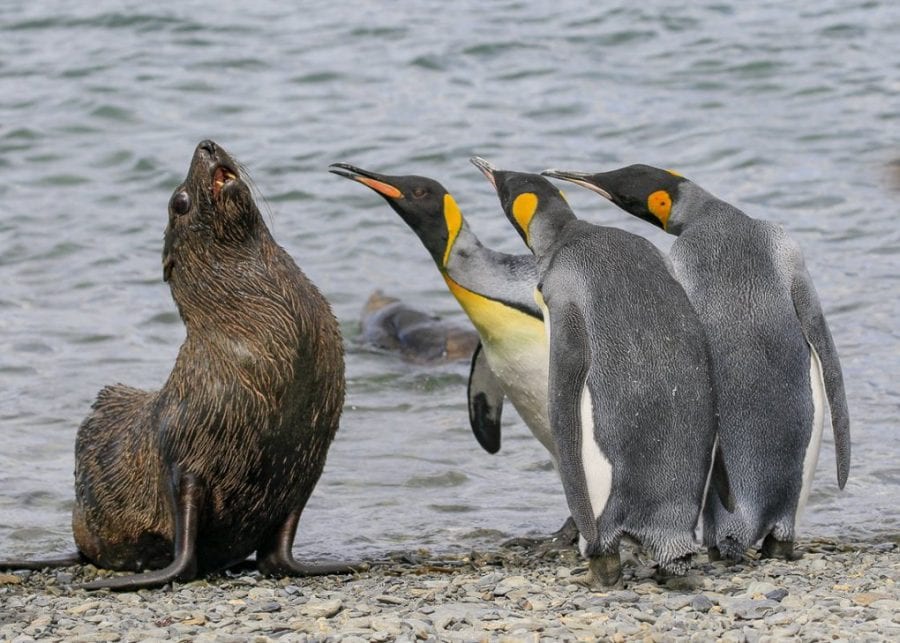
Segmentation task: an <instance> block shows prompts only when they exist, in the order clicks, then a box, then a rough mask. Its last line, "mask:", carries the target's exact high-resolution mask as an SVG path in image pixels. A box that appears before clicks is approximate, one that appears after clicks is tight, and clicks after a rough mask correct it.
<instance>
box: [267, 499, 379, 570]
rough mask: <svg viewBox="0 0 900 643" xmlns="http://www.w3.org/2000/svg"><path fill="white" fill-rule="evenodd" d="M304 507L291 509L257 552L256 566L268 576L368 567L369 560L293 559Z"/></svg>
mask: <svg viewBox="0 0 900 643" xmlns="http://www.w3.org/2000/svg"><path fill="white" fill-rule="evenodd" d="M302 511H303V507H300V508H299V509H297V510H296V511H294V512H292V513H291V515H290V516H288V519H287V520H285V521H284V524H283V525H282V526H281V528H280V529H279V530H278V531H276V532H275V533H274V534H273V535H272V537H270V538H269V539H268V540H267V541H266V542H265V544H264V545H263V546H262V547H260V548H259V549H258V550H257V552H256V566H257V568H258V569H259V571H260V573H261V574H264V575H266V576H328V575H330V574H355V573H357V572H361V571H365V570H366V569H368V568H369V565H368V564H367V563H344V562H339V561H326V562H321V563H316V564H305V563H300V562H298V561H296V560H294V555H293V553H292V552H291V549H292V547H293V545H294V536H295V535H296V533H297V523H298V522H300V513H301V512H302Z"/></svg>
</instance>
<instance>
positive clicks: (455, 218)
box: [444, 194, 462, 268]
mask: <svg viewBox="0 0 900 643" xmlns="http://www.w3.org/2000/svg"><path fill="white" fill-rule="evenodd" d="M444 221H446V222H447V247H446V248H444V267H445V268H446V267H447V262H448V261H450V251H451V250H452V249H453V244H454V243H456V237H457V236H459V229H460V228H461V227H462V212H460V211H459V206H458V205H456V200H455V199H454V198H453V197H452V196H450V195H449V194H445V195H444Z"/></svg>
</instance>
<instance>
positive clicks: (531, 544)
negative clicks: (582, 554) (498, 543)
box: [502, 516, 578, 551]
mask: <svg viewBox="0 0 900 643" xmlns="http://www.w3.org/2000/svg"><path fill="white" fill-rule="evenodd" d="M577 544H578V527H576V526H575V521H574V520H573V519H572V517H571V516H569V517H568V518H566V521H565V522H564V523H563V525H562V527H560V528H559V529H558V530H556V531H555V532H553V533H552V534H550V535H549V536H543V537H538V538H525V537H519V538H510V539H509V540H507V541H504V543H503V545H502V547H505V548H509V547H522V548H525V549H540V550H542V551H561V550H565V549H571V548H573V547H575V546H576V545H577Z"/></svg>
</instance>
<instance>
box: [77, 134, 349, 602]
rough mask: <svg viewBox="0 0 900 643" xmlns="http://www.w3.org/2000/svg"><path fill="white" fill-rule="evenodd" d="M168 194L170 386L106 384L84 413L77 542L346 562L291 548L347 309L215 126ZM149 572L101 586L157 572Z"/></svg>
mask: <svg viewBox="0 0 900 643" xmlns="http://www.w3.org/2000/svg"><path fill="white" fill-rule="evenodd" d="M169 210H170V213H169V225H168V227H167V229H166V240H165V250H164V257H163V263H164V275H165V278H166V280H167V281H168V282H169V284H170V286H171V290H172V295H173V298H174V299H175V302H176V304H177V305H178V309H179V312H180V313H181V317H182V319H183V320H184V323H185V327H186V330H187V336H186V339H185V341H184V344H183V345H182V346H181V349H180V351H179V353H178V357H177V359H176V361H175V367H174V368H173V369H172V372H171V374H170V375H169V378H168V380H167V381H166V383H165V384H164V385H163V387H162V388H161V389H160V390H159V391H155V392H148V391H141V390H138V389H134V388H130V387H127V386H123V385H116V386H110V387H106V388H104V389H103V390H102V391H101V392H100V394H99V395H98V397H97V400H96V402H95V403H94V405H93V410H92V412H91V414H90V415H89V416H88V417H87V419H86V420H85V421H84V423H83V424H82V425H81V427H80V429H79V431H78V437H77V439H76V446H75V460H76V468H75V491H76V502H75V510H74V515H73V531H74V536H75V542H76V544H77V546H78V549H79V551H80V552H81V554H82V555H83V556H84V557H86V558H87V559H89V560H90V561H91V562H93V563H95V564H96V565H97V566H99V567H104V568H109V569H116V570H133V571H140V570H145V569H158V568H161V567H166V566H167V565H168V566H170V567H172V566H175V567H172V570H174V571H172V570H170V571H171V573H169V574H168V575H163V576H161V577H160V578H158V579H157V581H159V582H165V581H167V580H170V577H178V578H189V577H192V576H194V575H196V574H197V573H203V572H205V571H209V570H215V569H221V568H224V567H228V566H230V565H232V564H234V563H236V562H239V561H242V560H244V559H245V558H247V557H248V556H249V555H250V554H252V553H253V552H256V553H257V556H256V558H257V561H259V563H260V567H261V568H263V571H267V572H271V573H318V572H321V571H341V570H339V569H337V568H335V569H334V570H331V569H324V568H323V569H320V570H314V569H312V570H311V569H310V568H304V567H303V566H300V565H299V564H298V563H296V562H295V561H293V559H292V558H291V555H290V545H291V542H292V541H293V536H294V531H295V530H296V524H297V520H298V519H299V516H300V512H301V511H302V509H303V506H304V505H305V503H306V501H307V499H308V498H309V496H310V494H311V493H312V490H313V487H314V486H315V484H316V482H317V480H318V479H319V476H320V474H321V473H322V469H323V467H324V464H325V456H326V452H327V450H328V446H329V444H330V443H331V441H332V439H333V438H334V435H335V431H336V430H337V427H338V420H339V418H340V414H341V408H342V404H343V399H344V362H343V349H342V344H341V336H340V331H339V328H338V324H337V321H336V320H335V318H334V316H333V314H332V312H331V309H330V307H329V305H328V303H327V302H326V300H325V299H324V297H323V296H322V295H321V293H320V292H319V291H318V290H317V289H316V287H315V286H314V285H313V284H312V283H311V282H310V281H309V280H308V279H307V277H306V276H305V275H304V274H303V272H302V271H301V270H300V269H299V268H298V267H297V265H296V264H295V263H294V261H293V260H292V259H291V257H290V256H288V254H287V253H286V252H285V251H284V250H283V249H282V248H281V247H279V246H278V245H277V244H276V243H275V241H274V240H273V239H272V237H271V235H270V233H269V231H268V229H267V228H266V226H265V224H264V222H263V220H262V217H261V216H260V214H259V211H258V209H257V208H256V205H255V204H254V202H253V198H252V195H251V193H250V190H249V187H248V186H247V184H246V183H245V182H244V181H243V180H241V178H240V176H239V171H238V170H237V167H236V165H235V164H234V162H233V161H232V160H231V159H230V158H229V157H228V155H227V154H225V152H224V151H222V150H221V148H219V147H218V146H216V145H215V144H214V143H212V142H211V141H204V142H203V143H201V144H200V145H199V146H198V148H197V151H196V152H195V154H194V158H193V161H192V164H191V169H190V172H189V174H188V177H187V179H186V180H185V183H184V184H183V185H182V186H179V188H178V189H177V190H176V192H175V194H174V196H173V197H172V201H171V202H170V206H169ZM190 541H193V544H192V545H191V544H190ZM185 543H188V545H185ZM185 556H188V557H190V556H193V558H192V559H185V561H186V562H184V561H183V562H184V564H182V562H179V561H180V560H181V559H180V558H179V557H185ZM173 561H175V562H173ZM176 567H177V569H175V568H176ZM148 577H150V575H148V574H144V575H137V576H133V577H129V578H131V579H138V580H137V582H136V583H135V582H132V583H130V584H128V583H118V584H117V583H103V582H101V583H98V584H95V585H94V586H95V587H101V586H102V587H114V588H130V587H134V586H147V585H151V584H159V583H158V582H155V583H151V582H147V583H144V582H143V581H141V580H140V579H141V578H148ZM116 580H122V579H116Z"/></svg>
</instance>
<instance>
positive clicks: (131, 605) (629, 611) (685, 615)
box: [0, 540, 900, 643]
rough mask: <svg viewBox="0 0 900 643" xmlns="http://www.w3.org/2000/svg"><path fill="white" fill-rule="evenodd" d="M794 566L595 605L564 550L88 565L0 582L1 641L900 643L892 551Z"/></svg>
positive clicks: (644, 573) (714, 571)
mask: <svg viewBox="0 0 900 643" xmlns="http://www.w3.org/2000/svg"><path fill="white" fill-rule="evenodd" d="M798 551H800V552H802V553H803V557H802V558H801V559H800V560H797V561H781V560H755V559H750V560H747V561H746V562H744V563H741V564H737V565H731V566H729V565H727V564H726V563H722V562H715V563H710V562H708V561H707V560H706V557H705V555H703V554H701V555H699V556H698V558H697V561H696V564H695V567H694V569H693V570H692V571H691V572H690V573H689V574H688V575H687V576H683V577H671V578H668V579H661V578H658V577H657V576H656V575H655V570H654V568H653V567H650V566H648V565H645V564H643V563H642V562H641V560H640V559H639V557H631V559H630V560H628V561H627V564H626V568H625V574H624V587H622V588H621V589H614V590H610V591H594V590H591V589H589V588H587V587H585V586H584V585H582V584H581V583H580V582H579V580H578V578H579V576H580V575H581V574H583V573H584V572H585V570H586V569H585V566H584V562H583V560H582V559H581V558H580V556H579V555H578V554H577V552H576V551H575V550H574V549H565V550H555V549H549V548H547V549H544V550H542V549H540V548H537V549H533V548H519V547H508V548H504V547H499V546H498V548H496V549H495V550H492V551H472V552H468V553H451V554H432V553H430V552H428V551H426V550H419V551H413V552H402V553H396V554H392V555H390V556H388V557H386V558H385V559H383V560H379V561H373V562H372V564H371V566H370V568H369V569H368V570H367V571H365V572H361V573H360V574H358V575H355V576H332V577H321V578H308V579H294V578H280V579H270V578H263V577H261V576H259V575H258V574H257V573H255V572H247V573H242V574H232V573H226V574H224V575H219V576H212V577H208V578H206V579H202V580H198V581H194V582H191V583H186V584H174V585H171V586H167V587H166V588H164V589H161V590H155V591H148V590H142V591H139V592H124V593H119V594H114V593H109V592H93V593H89V592H86V591H84V590H81V589H77V584H78V583H80V582H83V581H87V580H91V579H93V578H95V577H96V576H97V574H98V571H97V570H96V569H94V568H93V567H90V566H88V567H73V568H65V569H61V570H45V571H43V572H14V573H3V574H0V640H2V641H4V642H5V641H10V642H14V643H25V642H26V641H37V640H41V641H84V642H88V641H148V642H151V641H222V642H227V641H234V642H238V641H255V642H259V643H262V642H265V641H346V642H350V641H535V642H539V641H594V640H603V641H607V640H608V641H713V640H716V641H736V642H737V641H749V642H751V643H753V642H757V641H781V640H796V641H890V640H900V547H898V546H897V544H896V543H893V542H888V543H878V544H875V543H838V542H829V541H824V540H814V541H801V542H800V543H798Z"/></svg>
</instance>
